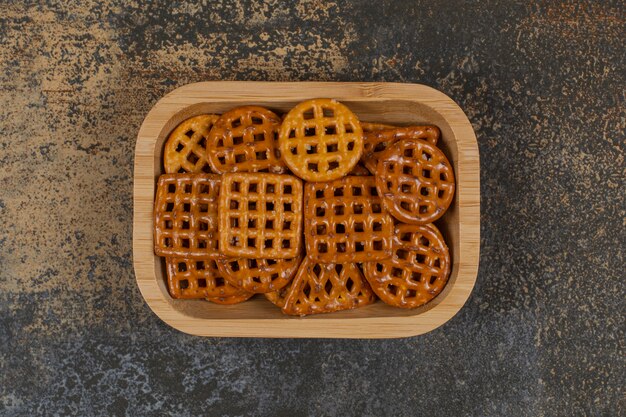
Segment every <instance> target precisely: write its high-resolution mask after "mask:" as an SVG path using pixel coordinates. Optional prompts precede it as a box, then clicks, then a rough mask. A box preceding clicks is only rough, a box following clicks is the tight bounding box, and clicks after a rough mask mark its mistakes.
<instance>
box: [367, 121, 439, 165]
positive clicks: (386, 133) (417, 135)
mask: <svg viewBox="0 0 626 417" xmlns="http://www.w3.org/2000/svg"><path fill="white" fill-rule="evenodd" d="M440 134H441V133H440V131H439V128H438V127H437V126H430V125H424V126H406V127H397V128H392V129H380V130H374V131H370V132H367V133H365V134H364V138H363V156H362V157H361V161H363V163H364V164H365V167H366V168H367V169H368V170H370V172H371V173H372V174H375V173H376V164H377V162H378V157H379V155H380V154H381V153H382V152H383V151H385V150H386V149H387V148H389V146H391V145H392V144H394V143H396V142H397V141H399V140H403V139H422V140H425V141H427V142H430V143H432V144H433V145H434V146H436V145H437V142H438V141H439V136H440Z"/></svg>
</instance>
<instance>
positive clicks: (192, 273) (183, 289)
mask: <svg viewBox="0 0 626 417" xmlns="http://www.w3.org/2000/svg"><path fill="white" fill-rule="evenodd" d="M165 266H166V270H167V288H168V290H169V293H170V295H171V296H172V298H184V299H191V298H206V299H209V301H213V302H217V303H220V304H234V303H235V302H241V301H245V300H247V299H248V298H250V297H251V296H252V293H250V292H248V291H245V290H242V289H240V288H237V287H235V286H233V285H231V284H230V283H229V282H228V280H226V279H225V278H224V275H223V274H222V273H221V272H220V271H219V270H218V268H217V265H216V263H215V260H214V259H203V260H198V259H194V260H191V259H176V258H166V259H165Z"/></svg>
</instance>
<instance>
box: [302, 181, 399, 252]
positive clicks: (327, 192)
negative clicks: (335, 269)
mask: <svg viewBox="0 0 626 417" xmlns="http://www.w3.org/2000/svg"><path fill="white" fill-rule="evenodd" d="M304 201H305V203H304V204H305V205H304V218H305V243H306V250H307V254H308V256H309V257H310V258H311V259H313V260H315V261H317V262H329V263H334V262H366V261H372V260H376V259H384V258H388V257H389V256H391V237H392V234H393V218H392V217H391V216H390V215H389V214H388V213H387V212H386V211H385V210H384V209H383V204H382V200H381V198H380V197H379V196H378V191H377V189H376V182H375V180H374V178H373V177H355V176H349V177H345V178H342V179H340V180H335V181H332V182H327V183H323V182H318V183H307V184H306V185H305V190H304Z"/></svg>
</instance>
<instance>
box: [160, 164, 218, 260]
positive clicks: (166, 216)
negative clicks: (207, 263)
mask: <svg viewBox="0 0 626 417" xmlns="http://www.w3.org/2000/svg"><path fill="white" fill-rule="evenodd" d="M219 189H220V177H219V175H215V174H163V175H161V176H160V177H159V181H158V183H157V192H156V200H155V204H154V215H155V221H154V252H155V253H156V254H157V255H159V256H167V257H177V258H193V259H198V258H200V259H202V258H212V259H214V258H218V257H220V254H219V245H218V227H217V226H218V225H217V205H218V204H217V203H218V195H219Z"/></svg>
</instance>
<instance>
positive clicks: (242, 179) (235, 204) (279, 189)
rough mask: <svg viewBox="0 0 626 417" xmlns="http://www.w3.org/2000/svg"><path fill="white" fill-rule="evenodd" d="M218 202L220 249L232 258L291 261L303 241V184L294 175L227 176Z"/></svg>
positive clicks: (224, 177) (253, 174)
mask: <svg viewBox="0 0 626 417" xmlns="http://www.w3.org/2000/svg"><path fill="white" fill-rule="evenodd" d="M220 193H221V194H220V200H219V230H220V248H221V250H222V252H223V253H224V254H225V255H227V256H231V257H243V258H255V259H263V258H265V259H290V258H295V257H296V256H298V254H299V253H300V250H301V241H302V238H301V236H302V181H300V180H299V179H298V178H296V177H294V176H291V175H277V174H267V173H228V174H224V175H223V176H222V186H221V191H220Z"/></svg>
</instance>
